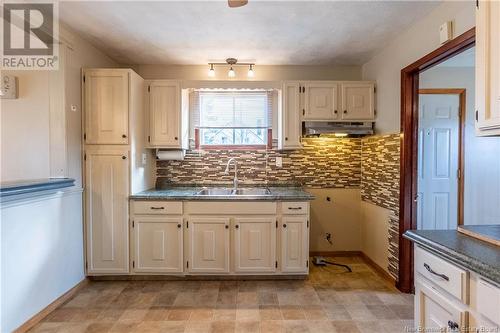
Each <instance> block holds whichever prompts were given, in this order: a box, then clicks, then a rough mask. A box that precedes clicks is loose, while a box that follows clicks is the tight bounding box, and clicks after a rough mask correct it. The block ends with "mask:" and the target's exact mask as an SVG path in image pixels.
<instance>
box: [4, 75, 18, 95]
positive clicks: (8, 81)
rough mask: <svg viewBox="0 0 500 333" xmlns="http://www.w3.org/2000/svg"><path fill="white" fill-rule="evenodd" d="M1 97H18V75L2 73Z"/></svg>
mask: <svg viewBox="0 0 500 333" xmlns="http://www.w3.org/2000/svg"><path fill="white" fill-rule="evenodd" d="M0 98H1V99H16V98H17V77H15V76H13V75H2V76H1V77H0Z"/></svg>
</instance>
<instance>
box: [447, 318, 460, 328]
mask: <svg viewBox="0 0 500 333" xmlns="http://www.w3.org/2000/svg"><path fill="white" fill-rule="evenodd" d="M448 327H449V328H450V330H458V324H457V323H456V322H454V321H452V320H448Z"/></svg>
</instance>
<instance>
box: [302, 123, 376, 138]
mask: <svg viewBox="0 0 500 333" xmlns="http://www.w3.org/2000/svg"><path fill="white" fill-rule="evenodd" d="M303 124H304V125H303V126H304V127H303V131H302V133H303V134H304V136H319V135H321V134H332V135H335V136H339V137H342V136H355V137H358V136H366V135H372V134H373V133H374V132H373V122H330V121H328V122H327V121H325V122H323V121H321V122H320V121H306V122H304V123H303Z"/></svg>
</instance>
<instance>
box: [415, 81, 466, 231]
mask: <svg viewBox="0 0 500 333" xmlns="http://www.w3.org/2000/svg"><path fill="white" fill-rule="evenodd" d="M418 93H419V94H420V95H458V98H459V102H458V108H459V111H458V112H459V113H458V117H459V119H458V122H459V124H458V169H459V170H460V174H459V177H458V207H457V209H458V211H457V212H458V220H457V224H458V225H463V224H464V174H465V173H464V169H465V157H464V156H465V144H464V142H465V122H466V119H467V118H466V114H465V113H466V105H467V104H466V98H467V97H466V90H465V89H463V88H451V89H449V88H444V89H443V88H436V89H434V88H433V89H419V90H418Z"/></svg>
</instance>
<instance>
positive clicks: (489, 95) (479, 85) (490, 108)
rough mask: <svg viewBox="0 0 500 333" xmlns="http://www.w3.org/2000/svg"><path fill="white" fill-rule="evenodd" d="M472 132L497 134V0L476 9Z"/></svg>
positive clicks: (499, 30) (499, 20)
mask: <svg viewBox="0 0 500 333" xmlns="http://www.w3.org/2000/svg"><path fill="white" fill-rule="evenodd" d="M476 133H477V135H480V136H487V135H500V2H499V1H480V2H479V7H478V9H477V12H476Z"/></svg>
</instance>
